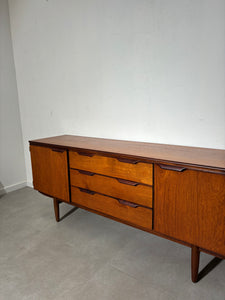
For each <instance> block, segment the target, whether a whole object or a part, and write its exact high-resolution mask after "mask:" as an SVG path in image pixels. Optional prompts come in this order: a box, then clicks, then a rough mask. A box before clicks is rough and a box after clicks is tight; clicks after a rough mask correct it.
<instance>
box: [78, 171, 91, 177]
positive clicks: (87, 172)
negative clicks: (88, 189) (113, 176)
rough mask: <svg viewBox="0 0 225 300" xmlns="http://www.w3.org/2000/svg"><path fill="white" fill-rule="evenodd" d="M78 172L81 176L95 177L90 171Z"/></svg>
mask: <svg viewBox="0 0 225 300" xmlns="http://www.w3.org/2000/svg"><path fill="white" fill-rule="evenodd" d="M78 172H79V173H80V174H84V175H88V176H93V175H95V173H94V172H89V171H85V170H78Z"/></svg>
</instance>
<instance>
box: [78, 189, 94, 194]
mask: <svg viewBox="0 0 225 300" xmlns="http://www.w3.org/2000/svg"><path fill="white" fill-rule="evenodd" d="M79 190H80V191H81V192H82V193H86V194H90V195H94V194H95V192H93V191H90V190H87V189H82V188H79Z"/></svg>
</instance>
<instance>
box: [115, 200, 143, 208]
mask: <svg viewBox="0 0 225 300" xmlns="http://www.w3.org/2000/svg"><path fill="white" fill-rule="evenodd" d="M118 201H119V203H120V204H123V205H127V206H130V207H133V208H136V207H138V206H139V205H137V204H134V203H132V202H128V201H125V200H121V199H118Z"/></svg>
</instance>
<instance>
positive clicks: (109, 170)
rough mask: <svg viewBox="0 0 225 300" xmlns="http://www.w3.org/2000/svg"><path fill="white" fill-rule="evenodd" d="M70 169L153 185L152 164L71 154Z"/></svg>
mask: <svg viewBox="0 0 225 300" xmlns="http://www.w3.org/2000/svg"><path fill="white" fill-rule="evenodd" d="M69 159H70V168H74V169H80V170H86V171H91V172H95V173H99V174H102V175H108V176H112V177H117V178H122V179H127V180H132V181H137V182H140V183H145V184H148V185H152V182H153V181H152V169H153V168H152V164H147V163H142V162H135V161H129V162H122V161H119V160H118V159H117V158H112V157H105V156H99V155H93V156H91V157H89V156H85V155H80V154H78V153H77V152H73V151H70V152H69Z"/></svg>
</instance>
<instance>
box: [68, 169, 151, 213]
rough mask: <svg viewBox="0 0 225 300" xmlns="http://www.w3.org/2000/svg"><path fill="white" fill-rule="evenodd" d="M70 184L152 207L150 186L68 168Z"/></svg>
mask: <svg viewBox="0 0 225 300" xmlns="http://www.w3.org/2000/svg"><path fill="white" fill-rule="evenodd" d="M70 180H71V181H70V182H71V185H73V186H77V187H81V188H85V189H88V190H92V191H95V192H98V193H100V194H105V195H108V196H112V197H115V198H120V199H123V200H127V201H131V202H134V203H138V204H140V205H144V206H147V207H150V208H151V207H152V187H151V186H147V185H143V184H137V185H135V186H132V185H129V184H124V183H120V182H119V181H118V180H117V179H116V178H111V177H106V176H101V175H98V174H94V175H91V176H90V175H85V174H81V173H80V172H79V171H78V170H73V169H71V170H70Z"/></svg>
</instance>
